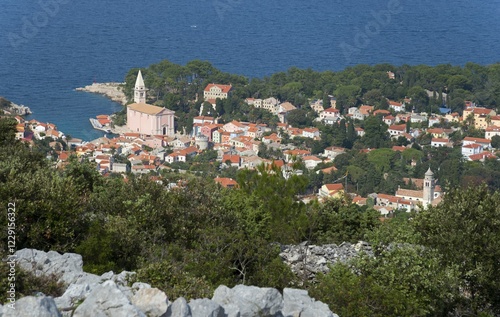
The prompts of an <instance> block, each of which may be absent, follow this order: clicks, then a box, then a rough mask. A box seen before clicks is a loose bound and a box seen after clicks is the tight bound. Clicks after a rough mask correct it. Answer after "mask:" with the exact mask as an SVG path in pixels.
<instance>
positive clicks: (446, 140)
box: [431, 138, 450, 143]
mask: <svg viewBox="0 0 500 317" xmlns="http://www.w3.org/2000/svg"><path fill="white" fill-rule="evenodd" d="M431 142H440V143H448V142H450V140H449V139H446V138H432V140H431Z"/></svg>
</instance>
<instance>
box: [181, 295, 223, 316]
mask: <svg viewBox="0 0 500 317" xmlns="http://www.w3.org/2000/svg"><path fill="white" fill-rule="evenodd" d="M189 308H190V309H191V316H192V317H225V316H226V315H225V314H224V308H222V306H220V305H219V304H217V303H216V302H214V301H212V300H210V299H208V298H203V299H194V300H191V301H190V302H189Z"/></svg>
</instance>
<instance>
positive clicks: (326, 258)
mask: <svg viewBox="0 0 500 317" xmlns="http://www.w3.org/2000/svg"><path fill="white" fill-rule="evenodd" d="M361 253H365V254H367V255H369V256H373V251H372V248H371V246H370V245H369V244H368V243H366V242H363V241H359V242H358V243H357V244H355V245H353V244H351V243H346V242H344V243H341V244H340V245H336V244H326V245H322V246H318V245H309V244H307V243H301V244H299V245H282V246H281V252H280V256H281V258H282V259H283V261H284V262H285V264H287V265H288V266H290V268H291V269H292V272H294V273H295V275H297V276H299V277H301V278H306V279H308V280H312V281H313V280H314V279H315V277H316V274H318V273H328V272H329V270H330V269H329V265H330V264H335V263H337V262H342V263H345V262H347V261H349V260H351V259H352V258H354V257H357V256H358V255H360V254H361Z"/></svg>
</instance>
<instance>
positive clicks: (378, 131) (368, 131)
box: [361, 116, 389, 148]
mask: <svg viewBox="0 0 500 317" xmlns="http://www.w3.org/2000/svg"><path fill="white" fill-rule="evenodd" d="M364 125H365V126H364V128H365V134H364V135H363V137H362V138H361V142H362V143H363V144H364V145H365V146H366V147H369V148H380V147H385V146H387V145H388V142H389V133H388V132H387V125H386V124H385V123H384V122H383V121H382V119H381V118H379V117H375V116H369V117H368V118H366V119H365V122H364Z"/></svg>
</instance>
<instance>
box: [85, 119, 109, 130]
mask: <svg viewBox="0 0 500 317" xmlns="http://www.w3.org/2000/svg"><path fill="white" fill-rule="evenodd" d="M89 120H90V124H92V127H93V128H94V129H96V130H101V131H104V132H106V133H111V129H110V128H108V127H105V126H103V125H102V124H101V123H100V122H99V121H98V120H97V119H94V118H90V119H89Z"/></svg>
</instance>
